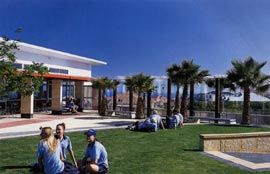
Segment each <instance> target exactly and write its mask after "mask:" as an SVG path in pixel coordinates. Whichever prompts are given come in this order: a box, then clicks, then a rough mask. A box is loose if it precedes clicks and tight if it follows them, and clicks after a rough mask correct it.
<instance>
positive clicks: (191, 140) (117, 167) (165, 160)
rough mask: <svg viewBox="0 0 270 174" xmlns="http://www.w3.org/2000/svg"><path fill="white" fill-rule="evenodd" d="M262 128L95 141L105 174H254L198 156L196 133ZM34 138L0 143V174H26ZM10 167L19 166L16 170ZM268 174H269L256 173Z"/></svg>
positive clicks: (119, 133) (77, 136) (117, 133)
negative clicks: (103, 154)
mask: <svg viewBox="0 0 270 174" xmlns="http://www.w3.org/2000/svg"><path fill="white" fill-rule="evenodd" d="M269 130H270V129H266V128H250V127H226V126H214V125H197V126H185V127H184V128H183V129H177V130H161V131H158V132H156V133H140V132H131V131H127V130H124V129H114V130H102V131H98V138H99V139H100V140H101V141H102V142H103V143H104V145H105V147H106V148H107V151H108V154H109V166H110V169H109V171H110V172H109V173H113V174H121V173H123V174H130V173H142V174H151V173H153V174H158V173H164V174H170V173H171V174H178V173H181V174H185V173H186V174H196V173H199V174H211V173H218V174H222V173H226V174H233V173H243V174H247V173H254V172H248V171H245V170H240V169H238V168H235V167H232V166H230V165H227V164H225V163H222V162H219V161H216V160H214V159H212V158H209V157H207V156H204V155H202V154H200V153H199V152H198V151H197V149H198V142H199V134H200V133H236V132H253V131H269ZM68 136H70V138H71V140H72V142H73V149H74V151H75V155H76V157H77V158H78V159H79V158H81V157H82V156H83V151H84V149H85V147H86V143H87V142H86V139H85V136H84V135H83V134H82V132H76V133H69V134H68ZM38 140H39V137H38V136H34V137H27V138H16V139H8V140H1V141H0V167H1V168H0V173H1V174H5V173H16V174H17V173H20V174H23V173H29V172H28V171H29V170H28V169H27V168H23V166H25V165H28V164H30V163H33V162H34V161H35V151H36V144H37V142H38ZM12 166H22V168H16V167H12ZM258 173H270V172H258Z"/></svg>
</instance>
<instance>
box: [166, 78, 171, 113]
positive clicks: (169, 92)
mask: <svg viewBox="0 0 270 174" xmlns="http://www.w3.org/2000/svg"><path fill="white" fill-rule="evenodd" d="M171 84H172V82H171V79H169V78H168V82H167V116H168V117H170V116H171Z"/></svg>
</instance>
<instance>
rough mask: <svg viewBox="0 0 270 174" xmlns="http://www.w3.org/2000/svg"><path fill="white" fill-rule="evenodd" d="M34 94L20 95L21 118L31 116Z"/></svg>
mask: <svg viewBox="0 0 270 174" xmlns="http://www.w3.org/2000/svg"><path fill="white" fill-rule="evenodd" d="M33 113H34V94H32V95H30V96H21V118H33Z"/></svg>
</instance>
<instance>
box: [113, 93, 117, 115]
mask: <svg viewBox="0 0 270 174" xmlns="http://www.w3.org/2000/svg"><path fill="white" fill-rule="evenodd" d="M116 105H117V91H116V88H115V89H113V110H115V109H116Z"/></svg>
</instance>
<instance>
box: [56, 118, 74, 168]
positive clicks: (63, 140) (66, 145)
mask: <svg viewBox="0 0 270 174" xmlns="http://www.w3.org/2000/svg"><path fill="white" fill-rule="evenodd" d="M65 130H66V125H65V123H60V124H58V125H57V126H56V138H57V139H59V140H60V144H61V149H62V154H63V158H64V160H66V158H67V156H66V152H67V150H68V152H69V154H70V156H71V159H72V161H73V163H74V166H75V167H78V166H77V162H76V160H75V156H74V153H73V150H72V144H71V140H70V138H69V137H68V136H66V135H65Z"/></svg>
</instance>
